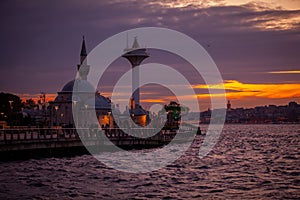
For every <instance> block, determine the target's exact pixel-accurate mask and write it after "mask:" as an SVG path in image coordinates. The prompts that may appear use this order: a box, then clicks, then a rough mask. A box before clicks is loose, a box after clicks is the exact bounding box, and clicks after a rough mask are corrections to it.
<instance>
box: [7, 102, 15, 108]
mask: <svg viewBox="0 0 300 200" xmlns="http://www.w3.org/2000/svg"><path fill="white" fill-rule="evenodd" d="M8 102H9V105H10V109H11V110H12V109H13V106H12V103H13V102H14V101H11V100H10V101H8Z"/></svg>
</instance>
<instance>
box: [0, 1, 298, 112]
mask: <svg viewBox="0 0 300 200" xmlns="http://www.w3.org/2000/svg"><path fill="white" fill-rule="evenodd" d="M0 5H1V7H0V9H1V18H0V21H1V25H2V27H4V28H3V30H2V31H1V33H0V36H1V37H0V43H1V47H0V48H1V55H0V59H1V61H2V62H1V64H0V74H1V75H2V76H1V80H0V92H9V93H14V94H16V95H18V96H20V97H21V98H34V97H38V95H39V94H40V92H45V93H47V96H48V98H51V99H53V98H54V97H55V96H56V92H57V91H60V90H61V87H62V86H63V84H64V82H65V80H69V79H72V78H74V77H75V75H76V74H75V69H76V65H77V63H78V55H79V51H80V45H81V37H82V35H85V36H86V42H87V50H88V52H90V51H91V50H92V49H93V48H94V47H95V46H96V45H98V44H99V43H100V42H102V41H103V40H105V39H106V38H108V37H110V36H111V35H114V34H117V33H118V32H121V31H125V30H127V29H131V28H136V27H144V26H158V27H165V28H171V29H175V30H178V31H181V32H183V33H185V34H187V35H189V36H190V37H192V38H194V39H195V40H197V41H198V42H199V43H200V44H201V45H202V46H203V47H204V48H205V49H206V50H207V51H208V53H209V54H210V55H211V57H212V58H213V59H214V61H215V62H216V64H217V66H218V68H219V70H220V72H221V74H222V76H223V79H224V86H225V89H226V92H227V93H226V96H227V98H228V99H230V100H231V102H232V106H233V107H245V108H249V107H255V106H258V105H269V104H275V105H286V104H287V103H288V102H290V101H296V102H300V91H299V88H300V82H299V80H300V66H299V65H300V57H299V55H298V54H299V52H300V35H299V30H300V25H299V19H300V5H299V3H297V2H296V1H292V0H288V1H281V0H276V1H273V3H270V1H267V0H264V1H257V2H256V3H253V2H250V1H247V0H243V1H235V0H224V1H213V0H210V1H204V3H199V1H164V2H156V1H144V0H142V1H138V2H135V1H132V0H124V1H117V0H113V1H88V2H85V1H61V2H59V3H53V2H52V1H42V2H38V1H26V2H19V1H4V2H1V3H0ZM139 37H140V42H141V44H143V39H142V36H139ZM132 38H133V36H131V38H130V39H131V41H132ZM145 45H147V44H145ZM125 46H126V41H125V39H124V44H120V48H122V49H123V48H124V47H125ZM151 55H152V56H151V58H149V60H147V62H152V61H157V62H163V63H165V64H168V65H170V66H172V67H174V68H175V69H178V70H181V72H182V73H183V74H185V75H186V76H188V77H194V74H193V70H191V67H187V64H186V63H184V62H183V61H182V60H180V59H174V58H173V57H172V55H164V56H161V55H160V53H157V52H155V51H153V52H152V53H151ZM120 56H121V55H120ZM129 68H130V66H129V65H128V63H127V62H126V60H122V59H121V58H120V59H118V60H117V61H116V62H115V63H114V64H113V65H112V66H111V67H110V68H109V70H108V71H107V73H106V77H104V78H103V79H102V81H103V82H101V83H102V84H100V85H99V88H98V89H99V91H100V92H101V93H102V94H103V95H104V96H110V92H111V89H112V88H111V87H112V85H113V84H114V83H115V82H116V80H117V79H118V77H119V76H120V74H122V73H124V72H126V71H127V70H128V69H129ZM192 79H193V78H192ZM191 84H193V87H194V89H195V91H196V93H197V96H198V98H199V102H200V106H202V107H201V110H205V109H206V108H207V107H209V98H210V96H209V94H207V88H213V89H217V87H218V86H217V85H211V86H206V85H205V84H204V82H203V81H202V80H201V78H199V77H198V76H195V78H194V79H193V80H192V83H191ZM168 100H172V99H171V98H170V97H169V93H165V90H163V89H161V88H158V87H154V86H152V87H151V86H148V87H146V88H144V90H143V89H142V90H141V102H142V103H147V102H150V101H152V102H157V103H167V101H168Z"/></svg>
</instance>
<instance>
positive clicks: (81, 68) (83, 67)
mask: <svg viewBox="0 0 300 200" xmlns="http://www.w3.org/2000/svg"><path fill="white" fill-rule="evenodd" d="M77 71H78V73H79V77H78V78H79V79H81V80H87V75H88V74H89V71H90V66H89V65H87V53H86V47H85V39H84V36H83V37H82V45H81V51H80V64H79V65H77Z"/></svg>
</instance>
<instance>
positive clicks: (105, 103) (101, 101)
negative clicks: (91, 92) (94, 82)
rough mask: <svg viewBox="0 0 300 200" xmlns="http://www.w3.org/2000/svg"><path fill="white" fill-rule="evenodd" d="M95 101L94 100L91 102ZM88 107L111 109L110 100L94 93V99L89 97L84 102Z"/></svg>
mask: <svg viewBox="0 0 300 200" xmlns="http://www.w3.org/2000/svg"><path fill="white" fill-rule="evenodd" d="M93 101H95V102H93ZM85 104H86V105H88V106H89V107H94V106H95V109H111V102H110V100H109V99H108V98H105V97H104V96H102V95H96V96H95V99H94V98H90V99H88V100H87V101H86V102H85Z"/></svg>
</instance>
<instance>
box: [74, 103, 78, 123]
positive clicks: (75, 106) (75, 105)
mask: <svg viewBox="0 0 300 200" xmlns="http://www.w3.org/2000/svg"><path fill="white" fill-rule="evenodd" d="M77 102H78V101H76V100H74V101H73V105H74V110H75V114H76V120H75V125H76V128H77V127H78V112H77ZM73 116H74V115H73ZM73 121H74V119H73Z"/></svg>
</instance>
